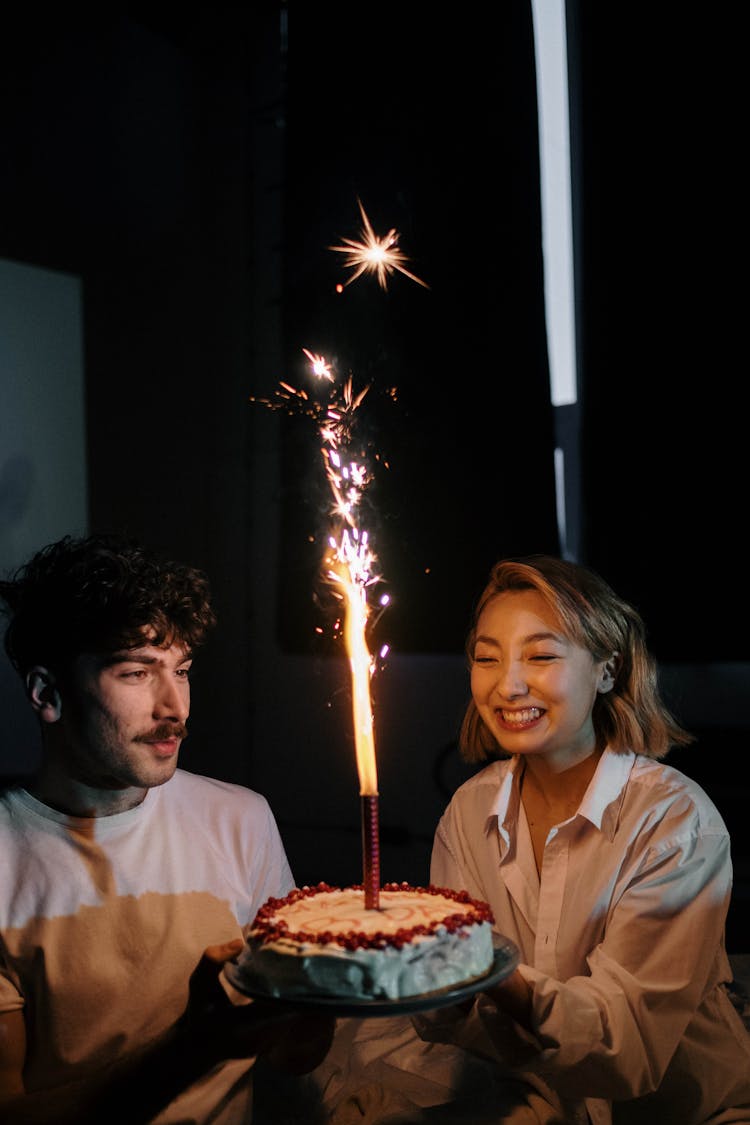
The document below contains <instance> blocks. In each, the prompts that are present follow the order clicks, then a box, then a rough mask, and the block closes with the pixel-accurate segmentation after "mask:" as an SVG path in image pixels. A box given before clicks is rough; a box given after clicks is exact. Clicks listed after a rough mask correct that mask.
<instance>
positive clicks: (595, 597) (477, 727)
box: [459, 555, 694, 762]
mask: <svg viewBox="0 0 750 1125" xmlns="http://www.w3.org/2000/svg"><path fill="white" fill-rule="evenodd" d="M508 590H536V591H537V593H539V594H540V595H541V596H542V597H543V598H544V600H545V602H546V603H547V605H548V606H549V608H550V609H551V611H552V612H553V613H554V614H555V616H556V617H557V618H558V620H559V622H560V626H561V628H562V630H563V632H564V633H565V635H566V636H567V637H568V638H569V639H570V640H571V641H573V643H574V644H577V645H580V646H581V647H582V648H585V649H588V651H589V652H590V653H591V655H592V656H593V658H594V660H595V661H600V660H607V659H609V658H610V657H612V655H613V653H617V654H618V657H617V662H616V671H615V681H614V686H613V687H612V690H611V691H609V692H606V693H603V694H600V695H597V697H596V702H595V703H594V710H593V722H594V729H595V730H596V734H597V738H598V740H599V741H600V742H601V743H602V745H605V744H606V745H608V746H609V747H610V749H611V750H614V751H619V752H623V751H625V750H632V751H634V752H635V753H636V754H644V755H645V756H646V757H648V758H663V757H664V756H665V755H666V754H667V753H668V751H669V750H670V748H671V747H672V746H685V745H688V744H689V743H691V742H693V741H694V736H693V735H691V734H689V733H688V732H687V731H686V730H683V728H682V727H681V726H680V725H679V723H678V722H677V721H676V720H675V719H674V717H673V716H672V715H671V714H670V712H669V710H668V709H667V707H666V706H665V704H664V702H663V700H662V698H661V694H660V690H659V685H658V676H657V666H656V661H655V660H654V658H653V656H652V655H651V653H650V652H649V651H648V648H647V646H646V629H645V626H644V623H643V620H642V618H641V616H640V614H639V613H638V612H637V610H635V609H634V608H633V607H632V606H631V605H628V603H627V602H625V601H623V600H622V598H619V597H618V596H617V594H615V592H614V591H613V590H612V589H611V587H610V586H609V585H608V584H607V583H606V582H605V581H604V579H603V578H601V577H600V576H599V575H598V574H596V573H594V572H593V571H591V570H589V569H588V568H586V567H584V566H581V565H580V564H578V563H573V562H568V561H567V560H565V559H559V558H556V557H554V556H551V555H530V556H527V557H526V558H520V559H506V560H503V561H501V562H499V563H496V564H495V566H494V567H493V568H492V571H491V573H490V580H489V582H488V584H487V586H486V587H485V589H484V592H483V593H482V595H481V597H480V598H479V601H478V603H477V606H476V609H475V611H474V617H473V623H472V627H471V631H470V632H469V635H468V637H467V641H466V655H467V657H468V660H469V666H470V667H471V665H472V664H473V661H474V642H475V638H476V631H477V622H478V621H479V617H480V615H481V614H482V611H483V610H484V608H485V606H486V605H487V604H488V603H489V602H490V601H492V599H493V598H495V597H497V595H498V594H502V593H505V592H506V591H508ZM459 749H460V751H461V755H462V757H463V758H465V760H466V761H468V762H482V761H486V760H487V759H489V758H497V757H503V756H504V755H505V751H504V750H503V749H502V747H501V746H499V744H498V742H497V740H496V739H495V738H494V736H493V735H492V734H491V733H490V731H489V730H488V729H487V727H486V726H485V725H484V723H483V721H482V719H481V718H480V716H479V712H478V711H477V708H476V706H475V704H474V701H473V700H472V701H471V702H470V703H469V705H468V707H467V709H466V713H465V715H464V718H463V722H462V724H461V730H460V733H459Z"/></svg>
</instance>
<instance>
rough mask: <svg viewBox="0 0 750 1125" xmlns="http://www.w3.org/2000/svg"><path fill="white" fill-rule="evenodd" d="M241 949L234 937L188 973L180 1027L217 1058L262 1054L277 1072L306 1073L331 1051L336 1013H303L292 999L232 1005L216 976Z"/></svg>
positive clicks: (208, 951) (209, 952)
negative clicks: (205, 1045)
mask: <svg viewBox="0 0 750 1125" xmlns="http://www.w3.org/2000/svg"><path fill="white" fill-rule="evenodd" d="M242 947H243V942H242V939H241V938H237V939H235V940H234V941H229V942H224V943H223V944H220V945H210V946H208V948H207V949H205V950H204V952H203V955H202V957H201V959H200V961H199V962H198V964H197V965H196V967H195V969H194V971H193V973H192V975H191V977H190V998H189V1001H188V1006H187V1008H186V1010H185V1013H184V1015H183V1017H182V1019H181V1021H180V1025H181V1029H182V1030H183V1031H185V1032H187V1033H188V1034H191V1033H192V1034H194V1035H196V1036H197V1037H198V1038H199V1039H200V1040H202V1041H203V1042H204V1043H207V1044H210V1048H211V1049H212V1050H213V1051H214V1053H215V1056H216V1061H217V1062H218V1061H222V1060H224V1059H227V1058H247V1057H250V1056H252V1055H260V1054H262V1055H264V1056H265V1057H266V1058H267V1059H268V1061H269V1062H270V1063H271V1064H272V1065H273V1066H275V1067H277V1068H278V1069H279V1070H285V1071H287V1072H290V1073H292V1074H307V1073H309V1071H311V1070H314V1069H315V1067H316V1066H319V1065H320V1063H321V1062H322V1061H323V1059H324V1058H325V1057H326V1055H327V1054H328V1051H329V1050H330V1047H331V1042H332V1040H333V1034H334V1030H335V1026H336V1020H335V1017H333V1016H329V1015H325V1014H322V1015H321V1014H319V1013H317V1012H307V1011H305V1010H304V1009H303V1008H301V1007H300V1006H299V1005H295V1004H294V1002H293V1001H289V1002H288V1003H286V1002H284V1001H281V1000H253V1001H251V1002H250V1003H249V1004H241V1005H235V1004H233V1003H232V1001H231V1000H230V998H229V996H228V995H227V993H226V992H225V991H224V989H223V988H222V986H221V983H220V981H219V975H220V973H221V970H222V967H223V966H224V965H225V964H226V962H227V961H231V960H232V958H234V957H236V956H237V954H238V953H240V952H241V950H242Z"/></svg>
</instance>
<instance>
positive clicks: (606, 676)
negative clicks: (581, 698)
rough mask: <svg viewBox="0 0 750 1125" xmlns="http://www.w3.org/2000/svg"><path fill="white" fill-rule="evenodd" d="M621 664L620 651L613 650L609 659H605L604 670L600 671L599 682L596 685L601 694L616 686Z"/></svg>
mask: <svg viewBox="0 0 750 1125" xmlns="http://www.w3.org/2000/svg"><path fill="white" fill-rule="evenodd" d="M619 666H620V654H619V652H613V653H612V655H611V656H610V658H609V660H605V661H604V664H603V665H602V670H601V672H600V673H599V683H598V684H597V685H596V690H597V691H598V692H599V693H600V695H605V694H606V693H607V692H608V691H611V690H612V688H613V687H614V686H615V676H616V675H617V669H618V668H619Z"/></svg>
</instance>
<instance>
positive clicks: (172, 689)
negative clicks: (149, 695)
mask: <svg viewBox="0 0 750 1125" xmlns="http://www.w3.org/2000/svg"><path fill="white" fill-rule="evenodd" d="M189 712H190V693H189V690H188V685H187V681H184V682H178V681H177V680H176V679H174V677H173V676H170V675H165V676H162V677H160V679H159V683H158V687H157V690H156V694H155V697H154V715H155V716H157V717H158V718H160V719H164V718H170V719H179V720H180V722H184V721H185V719H187V717H188V714H189Z"/></svg>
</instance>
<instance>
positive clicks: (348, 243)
mask: <svg viewBox="0 0 750 1125" xmlns="http://www.w3.org/2000/svg"><path fill="white" fill-rule="evenodd" d="M357 203H358V204H359V210H360V213H361V215H362V231H361V234H362V240H361V241H360V242H357V241H356V240H355V239H353V238H344V239H342V242H343V243H344V245H343V246H330V247H329V249H330V250H336V251H338V253H340V254H346V255H347V258H346V261H345V262H344V265H345V266H347V267H348V268H349V269H353V270H354V271H355V272H354V273H353V274H352V276H351V277H350V278H349V280H348V281H347V282H346V284H347V285H351V283H352V282H353V281H356V280H357V278H358V277H361V276H362V274H363V273H373V274H375V276H376V277H377V279H378V283H379V285H380V287H381V289H387V288H388V277H389V276H390V274H392V273H393V271H394V270H398V272H399V273H402V274H404V276H405V277H408V278H411V280H412V281H416V282H417V284H418V285H423V286H424V288H425V289H429V288H430V287H429V285H428V284H427V282H426V281H422V279H421V278H419V277H416V276H415V274H413V273H410V271H409V270H407V269H404V263H405V262H408V261H409V259H408V258H407V256H406V254H404V253H403V251H402V250H399V246H398V239H399V234H398V231H396V230H393V228H391V230H389V231H388V234H386V235H385V236H384V237H383V238H378V237H377V235H376V234H375V232H374V231H373V229H372V226H371V224H370V220H369V219H368V218H367V214H366V213H365V209H364V207H363V206H362V202H361V200H359V199H358V200H357Z"/></svg>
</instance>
